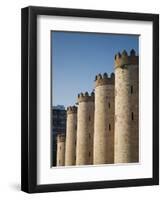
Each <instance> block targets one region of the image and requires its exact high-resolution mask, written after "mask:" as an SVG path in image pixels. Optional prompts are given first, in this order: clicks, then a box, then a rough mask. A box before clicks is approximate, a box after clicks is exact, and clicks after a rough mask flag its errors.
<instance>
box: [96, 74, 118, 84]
mask: <svg viewBox="0 0 163 200" xmlns="http://www.w3.org/2000/svg"><path fill="white" fill-rule="evenodd" d="M114 80H115V76H114V73H111V75H110V77H109V76H108V74H107V73H104V74H103V75H101V74H98V75H96V76H95V87H97V86H100V85H108V84H114Z"/></svg>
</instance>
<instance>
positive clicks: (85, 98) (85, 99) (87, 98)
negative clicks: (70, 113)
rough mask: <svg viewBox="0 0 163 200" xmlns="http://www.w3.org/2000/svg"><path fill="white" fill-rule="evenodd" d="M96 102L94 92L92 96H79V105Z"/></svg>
mask: <svg viewBox="0 0 163 200" xmlns="http://www.w3.org/2000/svg"><path fill="white" fill-rule="evenodd" d="M88 101H94V92H92V93H91V94H90V95H89V93H88V92H85V93H80V94H78V103H81V102H88Z"/></svg>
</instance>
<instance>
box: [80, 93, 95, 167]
mask: <svg viewBox="0 0 163 200" xmlns="http://www.w3.org/2000/svg"><path fill="white" fill-rule="evenodd" d="M93 134H94V93H93V92H92V93H91V95H89V94H88V92H86V93H85V94H83V93H81V94H79V95H78V113H77V141H76V145H77V146H76V165H89V164H92V163H93Z"/></svg>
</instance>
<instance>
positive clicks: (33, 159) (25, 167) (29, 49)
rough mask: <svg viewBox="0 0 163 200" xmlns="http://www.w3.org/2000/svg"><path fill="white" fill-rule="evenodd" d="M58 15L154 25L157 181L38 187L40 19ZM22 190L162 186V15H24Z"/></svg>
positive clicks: (59, 12) (34, 10)
mask: <svg viewBox="0 0 163 200" xmlns="http://www.w3.org/2000/svg"><path fill="white" fill-rule="evenodd" d="M38 15H55V16H71V17H87V18H103V19H123V20H140V21H151V22H152V23H153V177H152V178H140V179H130V180H113V181H95V182H82V183H78V182H76V183H63V184H47V185H37V181H36V180H37V134H36V133H37V16H38ZM21 19H22V21H21V37H22V38H21V77H22V80H21V98H22V100H21V190H22V191H24V192H28V193H37V192H55V191H68V190H83V189H100V188H115V187H130V186H147V185H158V184H159V15H158V14H144V13H128V12H113V11H99V10H82V9H66V8H50V7H35V6H30V7H26V8H22V12H21Z"/></svg>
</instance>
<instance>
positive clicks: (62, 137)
mask: <svg viewBox="0 0 163 200" xmlns="http://www.w3.org/2000/svg"><path fill="white" fill-rule="evenodd" d="M65 140H66V135H65V134H63V133H61V134H58V135H57V142H65Z"/></svg>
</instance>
